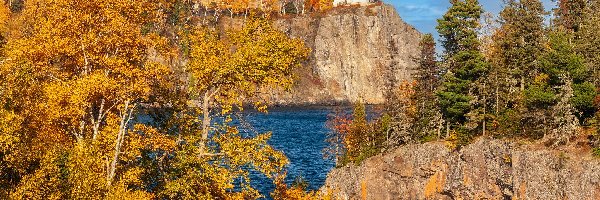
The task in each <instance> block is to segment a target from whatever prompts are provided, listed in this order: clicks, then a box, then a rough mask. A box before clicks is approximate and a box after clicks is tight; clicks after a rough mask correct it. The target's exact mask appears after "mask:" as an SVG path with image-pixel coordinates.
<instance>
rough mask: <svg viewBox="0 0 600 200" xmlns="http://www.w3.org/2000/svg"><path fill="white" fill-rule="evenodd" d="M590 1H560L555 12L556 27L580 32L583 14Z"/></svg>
mask: <svg viewBox="0 0 600 200" xmlns="http://www.w3.org/2000/svg"><path fill="white" fill-rule="evenodd" d="M555 1H556V0H555ZM588 1H589V0H558V1H557V4H558V5H557V8H555V10H554V14H555V16H556V18H555V19H554V23H555V25H556V26H562V27H564V28H566V29H567V30H569V31H572V32H578V31H579V29H580V26H581V25H582V23H583V16H584V15H583V13H584V10H585V8H586V4H588Z"/></svg>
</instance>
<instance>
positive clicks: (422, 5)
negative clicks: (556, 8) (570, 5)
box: [384, 0, 554, 36]
mask: <svg viewBox="0 0 600 200" xmlns="http://www.w3.org/2000/svg"><path fill="white" fill-rule="evenodd" d="M384 2H385V3H388V4H392V5H394V6H395V7H396V10H397V11H398V13H399V14H400V17H402V19H403V20H404V21H406V22H408V23H409V24H411V25H413V26H415V28H417V29H418V30H419V31H421V32H422V33H433V34H434V35H435V36H437V33H436V30H435V26H436V24H437V22H436V19H438V18H440V17H441V16H442V15H443V14H444V13H445V12H446V10H447V9H448V7H449V6H450V3H449V2H450V1H449V0H384ZM480 2H481V4H482V5H483V7H484V9H485V11H486V12H491V13H494V14H497V13H498V12H500V10H501V9H502V0H480ZM542 2H544V5H545V7H546V9H547V10H549V9H551V8H552V6H553V5H554V3H552V2H551V0H542Z"/></svg>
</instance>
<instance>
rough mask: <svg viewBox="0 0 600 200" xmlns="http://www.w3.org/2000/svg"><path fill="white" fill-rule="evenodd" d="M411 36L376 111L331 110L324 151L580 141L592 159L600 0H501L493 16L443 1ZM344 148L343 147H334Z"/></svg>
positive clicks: (345, 154)
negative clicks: (432, 20) (372, 115)
mask: <svg viewBox="0 0 600 200" xmlns="http://www.w3.org/2000/svg"><path fill="white" fill-rule="evenodd" d="M450 2H451V4H452V6H451V7H450V8H449V9H448V10H447V12H446V13H445V14H444V15H443V16H442V17H441V18H440V19H438V25H437V27H436V29H437V31H438V33H439V36H440V41H439V42H440V46H441V47H442V49H443V50H442V51H439V52H441V53H440V54H438V51H436V42H435V39H434V37H433V35H431V34H426V35H425V36H423V38H422V40H421V42H420V48H421V52H420V56H419V57H418V58H415V60H416V61H417V63H418V66H416V71H417V72H416V73H415V75H414V80H413V81H406V82H404V83H401V84H400V86H399V87H398V88H397V89H396V90H395V91H390V92H389V95H388V101H387V102H388V103H387V104H386V105H385V106H384V107H385V108H384V110H385V112H384V114H383V115H382V116H381V117H380V118H378V119H374V120H367V117H366V112H365V106H364V105H362V104H360V103H359V104H356V105H355V108H354V113H353V114H352V115H339V116H336V117H332V118H331V119H330V121H329V127H330V128H331V129H332V130H333V131H332V133H331V134H330V136H329V142H330V143H331V144H332V145H331V146H332V147H331V148H330V150H329V153H330V155H332V156H333V157H335V158H336V160H337V164H338V166H344V165H347V164H349V163H354V164H359V163H361V162H362V161H363V160H364V159H366V158H368V157H371V156H373V155H376V154H379V153H381V152H385V151H387V150H391V149H394V148H396V147H398V146H401V145H405V144H414V143H424V142H430V141H444V142H445V143H446V145H447V146H448V147H449V148H452V149H460V148H461V147H462V146H465V145H467V144H470V143H471V142H473V141H474V140H475V139H477V138H478V137H491V138H498V139H506V140H512V141H519V142H521V143H537V144H541V145H543V146H547V147H551V148H560V147H563V146H567V145H572V144H583V145H580V146H583V147H579V148H589V149H591V151H590V152H591V154H594V155H596V156H600V133H599V131H600V121H599V120H600V113H599V112H598V111H599V108H600V96H599V93H598V91H599V86H600V85H599V84H600V82H599V81H600V80H599V79H600V74H599V73H600V64H599V63H600V60H599V59H600V13H598V12H597V10H598V9H600V1H597V0H558V1H556V4H557V7H556V8H555V9H553V10H552V12H547V11H546V9H545V8H544V7H543V4H542V2H541V1H539V0H520V1H517V0H505V1H504V7H503V10H502V11H501V12H500V13H499V15H498V16H494V15H493V14H490V13H486V12H484V10H483V9H482V6H481V5H480V3H479V2H478V1H477V0H451V1H450ZM339 147H343V148H339Z"/></svg>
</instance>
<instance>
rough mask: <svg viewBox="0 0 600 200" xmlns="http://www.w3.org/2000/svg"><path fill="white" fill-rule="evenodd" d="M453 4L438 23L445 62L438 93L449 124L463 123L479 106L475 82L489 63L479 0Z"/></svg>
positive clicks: (458, 0)
mask: <svg viewBox="0 0 600 200" xmlns="http://www.w3.org/2000/svg"><path fill="white" fill-rule="evenodd" d="M451 3H452V6H451V7H450V9H449V10H448V12H446V14H444V16H443V17H442V18H441V19H439V20H438V26H437V27H436V28H437V29H438V31H439V33H440V36H441V37H442V39H441V42H442V46H443V47H444V48H445V50H444V55H443V58H444V64H445V67H446V68H447V69H446V70H447V73H446V74H445V75H444V76H443V80H442V86H441V90H440V91H439V92H438V93H437V95H438V99H439V104H440V107H441V110H442V114H443V115H444V117H445V119H447V120H448V122H449V124H453V125H454V126H457V127H460V126H461V125H462V124H463V123H465V122H466V121H467V119H468V118H467V116H466V114H467V113H469V112H471V111H472V110H473V109H476V108H477V107H476V106H474V105H475V104H477V103H474V102H472V101H473V100H476V95H477V93H479V92H481V91H474V90H473V89H472V87H473V85H472V84H473V83H475V82H476V81H478V80H479V78H481V77H482V76H483V75H485V74H486V73H487V70H488V66H487V63H486V62H485V61H484V58H483V55H482V54H481V52H480V51H479V47H480V43H479V40H478V37H477V29H478V28H479V26H480V24H479V20H480V17H481V14H482V13H483V10H482V8H481V5H479V2H478V1H477V0H452V1H451Z"/></svg>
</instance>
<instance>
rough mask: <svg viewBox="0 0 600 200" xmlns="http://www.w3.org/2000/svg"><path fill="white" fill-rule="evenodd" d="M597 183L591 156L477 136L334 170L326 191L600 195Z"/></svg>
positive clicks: (408, 195) (414, 195) (422, 195)
mask: <svg viewBox="0 0 600 200" xmlns="http://www.w3.org/2000/svg"><path fill="white" fill-rule="evenodd" d="M361 181H364V183H363V182H361ZM361 184H363V185H366V187H364V188H366V190H365V191H362V192H361ZM599 187H600V160H599V159H596V158H593V157H592V156H591V155H582V154H581V153H571V152H563V151H559V150H552V149H544V148H537V147H533V145H523V146H519V145H516V144H515V143H511V142H506V141H501V140H490V139H479V140H478V141H476V142H475V143H473V144H471V145H468V146H466V147H464V148H463V149H461V150H460V151H450V150H448V149H447V148H446V147H445V145H444V144H442V143H427V144H420V145H407V146H403V147H400V148H398V149H396V150H394V151H392V152H389V153H386V154H383V155H378V156H375V157H373V158H370V159H367V160H366V161H365V162H364V163H363V164H362V165H361V166H349V167H343V168H339V169H334V170H333V171H331V172H330V173H329V175H328V178H327V181H326V184H325V186H324V187H323V188H322V190H330V191H332V192H333V194H335V195H336V196H337V197H338V198H340V199H362V195H366V199H598V197H599V196H600V190H599V189H598V188H599ZM361 193H362V194H361Z"/></svg>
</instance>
